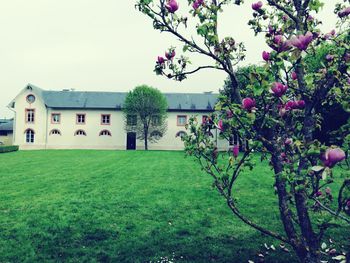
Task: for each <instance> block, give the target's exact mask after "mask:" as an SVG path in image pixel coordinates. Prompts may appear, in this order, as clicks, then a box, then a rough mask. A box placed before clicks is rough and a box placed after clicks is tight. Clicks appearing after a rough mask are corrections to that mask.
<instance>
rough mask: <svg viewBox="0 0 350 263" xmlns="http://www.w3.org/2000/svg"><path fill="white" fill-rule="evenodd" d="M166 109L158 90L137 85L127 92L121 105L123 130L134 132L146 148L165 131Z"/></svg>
mask: <svg viewBox="0 0 350 263" xmlns="http://www.w3.org/2000/svg"><path fill="white" fill-rule="evenodd" d="M167 109H168V104H167V100H166V98H165V96H164V95H163V94H162V93H161V92H160V91H159V90H157V89H155V88H153V87H149V86H147V85H141V86H137V87H136V88H135V89H134V90H133V91H130V92H129V93H128V94H127V96H126V98H125V102H124V105H123V112H124V119H125V130H126V131H127V132H135V133H136V136H137V138H138V139H139V140H143V141H144V144H145V150H148V143H149V142H152V143H153V142H156V141H158V140H159V139H160V138H162V137H163V135H164V133H165V132H166V129H167V125H166V119H167Z"/></svg>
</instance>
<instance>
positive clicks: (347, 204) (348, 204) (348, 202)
mask: <svg viewBox="0 0 350 263" xmlns="http://www.w3.org/2000/svg"><path fill="white" fill-rule="evenodd" d="M346 206H347V207H349V208H350V200H348V201H347V202H346Z"/></svg>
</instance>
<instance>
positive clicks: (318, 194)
mask: <svg viewBox="0 0 350 263" xmlns="http://www.w3.org/2000/svg"><path fill="white" fill-rule="evenodd" d="M315 195H316V197H319V196H322V195H323V193H322V191H321V190H319V191H317V192H316V194H315Z"/></svg>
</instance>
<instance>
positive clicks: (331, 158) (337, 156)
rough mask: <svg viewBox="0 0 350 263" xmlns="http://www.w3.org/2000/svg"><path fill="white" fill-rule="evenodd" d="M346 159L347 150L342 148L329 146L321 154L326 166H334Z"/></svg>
mask: <svg viewBox="0 0 350 263" xmlns="http://www.w3.org/2000/svg"><path fill="white" fill-rule="evenodd" d="M344 159H345V152H344V151H343V150H342V149H340V148H334V149H333V148H329V149H327V151H326V152H325V153H324V154H322V155H321V161H322V162H323V164H324V165H325V166H326V167H333V166H334V165H336V164H337V163H338V162H341V161H343V160H344Z"/></svg>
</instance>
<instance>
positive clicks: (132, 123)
mask: <svg viewBox="0 0 350 263" xmlns="http://www.w3.org/2000/svg"><path fill="white" fill-rule="evenodd" d="M126 124H127V125H130V126H135V125H137V116H136V115H128V116H127V117H126Z"/></svg>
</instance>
